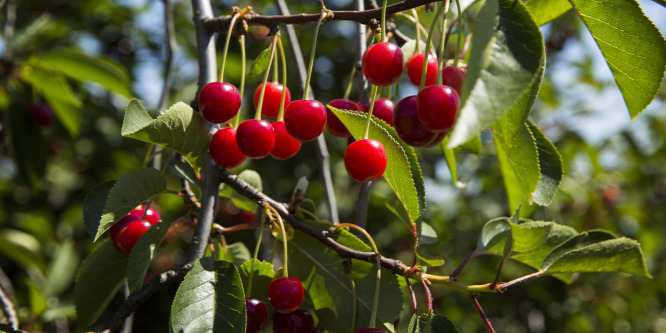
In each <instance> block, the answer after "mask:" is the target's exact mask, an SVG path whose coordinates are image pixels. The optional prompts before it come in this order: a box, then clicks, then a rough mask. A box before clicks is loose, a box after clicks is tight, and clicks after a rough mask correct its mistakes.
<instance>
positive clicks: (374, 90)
mask: <svg viewBox="0 0 666 333" xmlns="http://www.w3.org/2000/svg"><path fill="white" fill-rule="evenodd" d="M370 96H371V97H370V109H369V110H368V121H367V122H366V123H365V131H364V132H363V138H364V139H367V138H368V133H369V132H370V120H371V118H372V109H374V108H375V100H376V99H377V86H375V85H373V86H372V89H370Z"/></svg>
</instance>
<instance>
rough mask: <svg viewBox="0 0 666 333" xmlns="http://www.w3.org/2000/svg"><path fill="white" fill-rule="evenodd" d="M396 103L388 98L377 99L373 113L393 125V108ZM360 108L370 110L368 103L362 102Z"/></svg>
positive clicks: (364, 110)
mask: <svg viewBox="0 0 666 333" xmlns="http://www.w3.org/2000/svg"><path fill="white" fill-rule="evenodd" d="M394 108H395V103H393V101H392V100H390V99H388V98H380V99H378V100H376V101H375V107H374V108H373V109H372V115H373V116H375V117H377V118H379V119H381V120H383V121H385V122H386V123H387V124H389V125H391V126H393V109H394ZM359 110H361V111H363V112H369V111H370V107H369V106H368V104H361V106H360V107H359Z"/></svg>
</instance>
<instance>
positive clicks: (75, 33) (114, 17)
mask: <svg viewBox="0 0 666 333" xmlns="http://www.w3.org/2000/svg"><path fill="white" fill-rule="evenodd" d="M2 3H3V8H2V11H1V14H0V15H1V17H0V26H2V27H3V30H2V31H3V34H2V38H1V39H0V54H2V56H1V58H2V59H1V60H0V110H1V111H2V113H0V268H1V270H0V285H1V286H2V287H3V289H4V290H5V291H6V292H7V294H8V295H9V296H10V297H11V299H12V300H14V301H15V305H16V307H17V311H18V315H19V320H20V322H21V329H24V330H26V331H31V332H32V331H35V332H42V331H43V332H69V331H71V330H73V328H74V323H75V321H76V313H75V309H74V305H73V285H74V281H75V275H76V270H77V269H78V267H79V265H80V263H81V261H82V260H83V259H84V258H85V257H86V256H87V254H88V253H89V252H90V251H91V249H92V248H93V244H92V242H91V240H90V238H89V237H88V236H87V233H86V230H85V226H84V224H83V213H82V203H83V200H84V199H85V197H86V195H87V193H88V192H89V191H90V190H91V189H92V188H93V187H94V186H95V185H97V184H99V183H101V182H103V181H105V180H109V179H117V178H118V177H119V176H120V175H122V174H123V173H124V172H125V171H126V170H128V169H130V168H135V167H139V166H142V165H144V164H145V163H146V161H145V157H146V154H147V152H148V150H149V149H150V147H149V146H148V145H146V144H143V143H141V142H138V141H134V140H131V139H125V138H122V137H121V136H120V126H121V124H122V119H123V114H124V109H125V107H126V105H127V103H128V101H129V98H138V99H140V100H141V101H142V103H143V104H144V106H145V107H146V108H147V109H148V110H149V111H150V112H152V114H153V115H156V114H157V113H158V111H159V110H157V108H158V105H159V100H160V96H161V94H162V86H163V80H164V74H165V72H164V63H165V59H166V57H165V28H164V3H163V2H162V1H148V0H145V1H144V0H117V1H102V0H87V1H83V0H67V1H65V0H49V1H33V0H23V1H14V0H9V1H2ZM212 3H213V7H214V10H215V13H216V15H227V14H229V13H230V12H231V7H232V6H239V7H244V6H249V5H251V6H253V7H254V9H255V11H256V12H258V13H261V14H263V15H276V14H277V10H276V8H275V6H274V4H273V1H229V0H222V1H220V0H215V1H212ZM325 3H326V6H327V7H328V8H329V9H333V10H336V9H347V10H349V9H353V4H352V0H329V1H326V2H325ZM639 3H640V5H641V7H642V8H643V10H644V12H645V13H646V14H647V15H648V16H649V17H650V18H651V19H652V20H653V22H655V24H656V25H657V26H658V27H659V29H660V30H661V31H662V34H663V33H664V31H666V10H665V8H664V7H662V6H660V5H658V4H656V3H654V2H651V1H645V0H641V1H639ZM171 5H172V7H173V19H174V26H175V39H176V43H177V48H176V52H175V54H174V66H173V71H172V75H173V84H172V87H171V89H170V90H169V91H168V99H167V101H168V102H167V103H166V105H167V106H168V105H171V104H173V103H175V102H177V101H184V102H186V103H190V102H191V101H192V100H193V99H194V95H195V93H196V89H197V87H196V83H197V76H198V67H197V63H196V58H195V57H196V45H195V36H194V27H193V23H192V20H191V17H192V12H191V8H190V7H191V4H190V2H189V1H182V0H173V1H171ZM12 6H16V7H15V17H13V15H11V13H10V10H9V9H10V8H11V7H12ZM318 6H319V4H318V2H316V1H305V0H299V1H295V0H292V1H289V8H290V10H291V12H292V13H317V12H319V9H320V8H319V7H318ZM475 10H478V9H475V8H474V7H472V8H470V10H469V13H468V15H467V18H466V19H467V21H466V22H465V24H466V27H465V29H468V28H469V29H471V28H472V25H473V23H474V20H473V19H474V15H475V14H474V13H475ZM8 13H9V14H10V15H8ZM419 13H420V14H419V15H420V16H421V19H422V21H423V23H425V24H427V23H428V22H429V20H431V16H432V13H430V14H426V13H424V11H423V10H419ZM394 22H395V23H396V24H397V27H398V29H399V30H400V31H401V32H403V33H404V34H405V35H407V36H409V37H411V38H414V36H415V33H414V25H413V24H412V23H410V22H409V21H408V20H406V19H404V18H402V17H395V18H394ZM354 26H355V25H354V24H353V23H350V22H331V23H328V24H325V25H324V26H323V27H322V29H321V31H320V38H319V41H318V47H317V56H316V59H315V65H314V73H313V78H312V85H313V90H314V94H315V97H316V98H317V99H318V100H320V101H321V102H323V103H326V102H328V101H330V100H332V99H335V98H341V97H342V95H343V93H344V90H345V87H346V86H347V84H348V81H349V76H350V74H351V68H352V64H353V62H354V43H353V42H352V40H353V38H354ZM296 30H297V33H298V36H299V42H300V43H301V45H300V46H301V48H302V49H303V50H304V57H305V58H306V60H307V59H308V57H309V50H310V46H311V44H310V43H311V39H312V31H313V29H312V26H311V25H307V26H299V27H296ZM267 32H268V31H267V29H266V28H262V27H250V30H249V32H248V38H247V54H248V58H249V59H248V60H249V61H251V60H252V59H253V58H254V57H256V56H257V55H259V53H260V52H261V50H263V49H265V48H266V47H268V45H269V40H268V39H267V38H266V33H267ZM454 32H455V31H454ZM542 32H543V35H544V39H545V45H546V49H547V69H546V76H545V79H544V83H543V86H542V88H541V92H540V94H539V98H538V100H537V102H536V104H535V107H534V109H533V111H532V119H533V120H534V121H535V123H536V124H537V125H538V126H539V127H540V128H541V129H542V130H543V131H544V132H545V134H546V135H547V136H548V138H549V139H550V140H552V141H553V143H554V144H555V145H556V146H557V148H558V149H559V151H560V153H561V154H562V157H563V159H564V164H565V178H564V180H563V181H562V184H561V186H560V189H559V192H558V194H557V196H556V198H555V200H554V201H553V203H552V205H551V206H549V207H532V208H530V209H529V210H530V212H529V217H531V218H533V219H535V220H545V221H556V222H558V223H561V224H565V225H568V226H571V227H573V228H575V229H577V230H579V231H582V230H589V229H600V228H602V229H606V230H610V231H612V232H613V233H615V234H616V235H621V236H626V237H630V238H633V239H636V240H638V241H639V242H640V243H641V244H642V247H643V251H644V253H645V256H646V259H647V265H648V269H649V272H650V273H651V274H652V276H653V277H654V278H653V279H651V280H649V279H645V278H640V277H634V276H630V275H625V274H606V273H602V274H583V275H576V276H575V277H574V280H573V283H572V284H571V285H566V284H564V283H562V282H560V281H558V280H555V279H552V278H540V279H537V280H532V281H529V282H527V283H524V284H521V285H518V286H515V287H513V288H511V289H510V290H509V291H508V292H506V293H505V294H501V295H499V294H498V295H494V294H493V295H490V294H489V295H483V296H482V297H481V298H480V302H481V304H482V305H483V307H484V309H485V311H486V314H487V315H488V316H489V317H490V319H491V321H492V322H493V324H494V325H495V328H496V329H497V330H498V331H500V332H592V331H597V332H618V333H621V332H665V331H666V272H665V271H664V269H665V267H666V266H665V265H664V264H663V262H664V260H665V259H666V242H663V241H662V238H663V237H664V236H666V167H664V166H665V165H666V141H665V140H666V112H665V111H666V89H664V88H663V87H662V90H661V92H660V94H659V95H658V96H657V98H656V100H655V101H654V102H653V103H652V104H651V105H650V106H649V107H648V109H647V110H646V111H644V112H643V113H642V114H640V115H639V116H638V117H637V118H636V119H635V120H633V121H631V119H630V117H629V113H628V111H627V108H626V106H625V104H624V101H623V100H622V96H621V95H620V92H619V90H618V89H617V86H616V84H615V82H614V81H613V78H612V75H611V73H610V70H609V69H608V67H607V65H606V63H605V62H604V60H603V57H602V55H601V53H600V52H599V51H598V49H597V47H596V45H595V44H594V40H593V39H592V37H591V36H590V34H589V32H588V31H587V30H586V29H585V27H584V25H583V24H582V21H581V20H580V19H579V17H578V16H577V15H575V13H572V12H569V13H567V14H565V15H563V16H561V17H560V18H558V19H556V20H555V21H553V22H551V23H549V24H547V25H545V26H543V27H542ZM455 38H456V37H455V34H453V35H452V36H451V38H450V40H449V44H450V45H455ZM222 41H223V38H218V50H221V49H222ZM287 53H288V54H287V57H288V59H291V58H290V57H291V54H290V51H289V49H288V48H287ZM218 57H221V51H218ZM218 60H221V59H218ZM227 61H228V64H227V66H226V68H227V72H226V73H225V78H226V81H229V82H232V83H234V84H239V82H240V78H241V75H242V71H241V66H240V47H239V44H238V42H237V41H236V40H235V39H234V38H232V42H231V46H230V51H229V55H228V60H227ZM218 63H219V61H218ZM290 64H293V62H291V61H290ZM288 73H289V83H288V86H289V88H290V89H291V92H292V96H293V99H298V98H299V97H300V96H301V94H302V90H301V89H300V87H299V86H298V80H297V76H296V70H295V67H293V65H292V67H291V68H290V69H289V71H288ZM260 81H261V76H259V75H256V76H248V77H247V81H246V88H245V93H244V105H243V107H242V109H241V112H242V113H243V115H244V118H251V114H253V113H254V108H253V106H252V104H251V94H252V93H254V90H255V88H256V87H257V85H258V84H259V83H260ZM416 91H417V88H416V87H415V86H413V85H412V84H411V83H409V81H408V80H407V79H406V77H404V78H403V79H402V80H401V81H400V97H405V96H408V95H412V94H415V93H416ZM357 96H358V94H357V92H356V87H354V88H353V89H352V94H351V98H352V99H355V98H357ZM396 101H397V100H396ZM325 135H326V142H327V145H328V148H329V152H330V155H331V172H332V174H333V179H334V181H335V191H336V193H337V202H338V210H339V212H340V218H341V220H342V221H352V220H353V217H354V211H353V210H354V203H355V202H356V200H357V196H358V192H359V189H360V186H359V184H358V183H356V182H354V181H353V180H351V179H350V178H349V177H348V175H347V173H346V171H345V169H344V165H343V163H342V155H343V153H344V149H345V147H346V145H347V140H346V139H340V138H337V137H333V136H329V134H328V133H326V134H325ZM482 139H483V147H482V152H481V154H475V153H471V152H468V151H462V152H460V153H458V155H457V163H458V173H459V183H458V184H453V182H452V180H451V176H450V172H449V169H448V167H447V164H446V161H445V160H444V159H443V154H442V152H441V150H440V149H439V148H428V149H417V150H416V152H417V155H418V156H419V159H420V162H421V168H422V170H423V172H424V176H425V179H426V186H427V188H426V190H427V200H428V203H427V211H426V221H428V223H429V224H430V225H431V226H432V227H433V228H434V229H435V230H436V231H437V234H438V235H439V238H438V241H437V242H436V243H434V244H431V245H427V247H426V252H427V253H436V254H438V255H440V256H442V257H444V258H445V259H446V264H445V265H444V266H442V267H440V268H436V269H433V270H431V272H433V271H434V272H436V273H439V274H449V273H450V272H452V271H453V269H455V267H456V266H457V265H458V264H459V263H460V262H461V261H462V260H463V259H464V258H465V257H466V256H467V255H468V254H469V253H470V252H472V251H473V250H474V249H475V248H476V244H477V239H478V235H479V233H480V231H481V228H482V227H483V225H484V223H485V222H486V221H488V220H490V219H492V218H495V217H500V216H509V215H511V212H510V211H509V209H508V201H507V197H506V193H505V190H504V186H503V180H502V176H501V173H500V169H499V164H498V163H497V157H496V156H495V152H494V148H493V144H492V140H491V138H490V136H486V135H484V136H482ZM317 165H318V164H317V160H316V147H315V144H314V143H312V142H310V143H306V144H304V145H303V148H302V149H301V152H300V153H299V154H298V155H296V157H294V158H291V159H289V160H287V161H281V162H276V161H275V160H273V159H272V158H266V159H263V160H248V161H246V162H244V163H243V164H242V165H241V166H239V167H238V168H236V169H233V170H232V171H233V172H240V171H242V170H244V169H254V170H257V171H258V172H259V173H260V174H261V175H263V187H264V191H265V192H266V193H267V194H269V195H270V196H272V197H273V198H275V199H277V200H282V201H288V200H289V199H290V196H291V193H292V191H293V188H294V186H295V185H296V182H297V180H298V179H299V178H300V177H307V178H308V179H309V180H310V186H309V188H308V192H307V197H309V198H311V199H312V200H314V202H316V203H318V204H319V207H318V210H319V213H320V215H321V216H322V217H324V218H326V216H327V214H328V213H327V209H326V206H325V204H324V203H325V200H324V191H323V187H322V184H321V181H320V179H321V178H320V171H319V170H318V166H317ZM172 178H173V179H171V178H170V182H171V183H170V184H169V188H172V189H179V183H178V180H177V179H176V178H175V177H172ZM396 200H397V199H396V198H395V195H394V194H393V192H392V191H391V190H390V188H389V187H388V185H387V184H386V183H385V182H384V181H377V182H375V183H374V184H373V185H372V195H371V199H370V208H369V214H368V230H369V232H370V234H372V235H373V236H374V238H375V240H376V241H377V243H378V245H379V247H380V250H381V251H382V253H383V254H385V255H386V256H393V257H397V258H399V259H402V260H403V261H405V262H411V254H410V253H411V252H410V251H411V231H410V230H409V229H408V228H407V225H406V224H405V223H403V222H401V221H400V219H399V218H398V217H396V216H395V215H394V214H393V213H392V212H391V210H390V209H389V207H390V206H393V205H395V202H396ZM154 205H155V206H156V208H157V209H158V210H159V211H160V213H161V214H162V217H163V218H164V219H171V220H173V219H176V218H177V217H178V216H180V215H181V214H182V212H183V211H184V208H183V204H182V201H181V200H180V199H179V198H178V197H176V196H170V195H163V196H161V197H160V198H159V199H158V200H157V201H156V202H155V204H154ZM250 214H251V213H250ZM248 218H251V215H250V216H249V217H248V213H244V212H242V211H240V210H239V209H238V208H237V207H235V206H234V205H233V204H232V203H230V202H226V201H225V200H223V201H222V208H221V209H220V215H219V216H218V218H217V220H216V222H217V223H219V224H221V225H224V226H229V225H233V224H235V223H241V221H243V220H244V219H245V220H247V219H248ZM238 239H239V240H242V241H245V242H247V244H248V246H252V242H253V240H252V234H251V233H247V234H240V233H239V235H238ZM187 240H188V233H187V232H184V233H182V234H180V235H178V237H176V239H174V240H173V241H171V242H169V243H168V244H166V245H165V248H164V250H163V251H162V254H161V256H160V257H158V258H156V260H155V262H154V265H153V267H151V272H152V273H153V274H154V273H156V272H160V271H163V270H165V269H169V268H172V267H174V266H175V265H177V264H178V263H179V262H180V260H182V255H183V253H184V251H185V250H186V248H187ZM250 248H251V247H250ZM498 262H499V258H497V257H479V258H477V259H475V260H473V261H472V262H471V263H470V265H469V266H468V267H467V268H466V269H465V271H464V272H463V274H462V275H461V277H460V278H461V280H462V281H463V282H466V283H485V282H489V281H491V280H492V279H493V277H494V274H495V270H496V267H497V264H498ZM530 272H531V270H530V269H529V268H527V267H526V266H524V265H522V264H519V263H515V262H510V263H509V264H508V265H507V267H506V269H505V271H504V273H503V280H510V279H512V278H515V277H518V276H521V275H525V274H528V273H530ZM175 288H177V285H176V284H174V285H173V286H170V287H167V288H165V289H164V290H163V291H162V292H160V293H158V294H156V295H155V296H153V298H151V299H150V300H149V303H150V306H148V305H146V306H142V307H141V308H139V310H138V312H137V315H136V316H135V326H134V327H135V330H136V331H137V332H149V331H150V332H162V331H168V313H169V308H170V304H171V300H172V298H173V293H174V291H175ZM433 293H434V294H433V296H434V297H435V312H436V313H438V314H442V315H445V316H447V317H449V318H450V319H451V320H452V321H453V322H454V323H455V324H456V326H457V328H458V330H459V331H460V332H481V331H484V330H485V329H484V328H483V324H482V322H481V321H480V320H479V318H478V315H477V314H476V312H475V311H474V310H473V308H472V307H471V305H470V302H469V299H468V298H467V297H466V296H465V295H462V294H460V293H457V292H454V291H452V290H447V289H443V288H433ZM419 296H420V297H423V295H419ZM0 322H5V320H4V318H2V315H1V314H0ZM403 326H406V323H404V324H403Z"/></svg>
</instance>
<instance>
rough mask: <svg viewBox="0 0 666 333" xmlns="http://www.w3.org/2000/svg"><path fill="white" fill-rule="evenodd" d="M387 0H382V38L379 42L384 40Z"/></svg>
mask: <svg viewBox="0 0 666 333" xmlns="http://www.w3.org/2000/svg"><path fill="white" fill-rule="evenodd" d="M387 2H388V0H384V5H383V6H382V38H381V40H380V42H385V41H386V3H387Z"/></svg>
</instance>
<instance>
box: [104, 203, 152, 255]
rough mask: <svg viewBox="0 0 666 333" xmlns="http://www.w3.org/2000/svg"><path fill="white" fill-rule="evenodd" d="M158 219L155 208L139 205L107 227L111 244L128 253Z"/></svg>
mask: <svg viewBox="0 0 666 333" xmlns="http://www.w3.org/2000/svg"><path fill="white" fill-rule="evenodd" d="M144 214H145V217H144ZM159 221H160V215H159V214H158V213H157V211H155V209H153V208H152V207H151V208H146V206H144V205H141V206H139V207H137V208H135V209H133V210H132V211H131V212H130V213H129V214H127V215H126V216H124V217H123V218H121V219H120V220H118V222H116V223H114V224H113V225H112V226H111V228H110V229H109V238H110V239H111V244H113V246H114V247H115V248H116V249H117V250H118V251H120V252H123V253H126V254H130V252H132V249H133V248H134V245H135V244H136V242H137V241H139V238H141V236H143V234H144V233H145V232H146V231H147V230H148V229H149V228H150V227H151V226H153V225H154V224H156V223H157V222H159Z"/></svg>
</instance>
